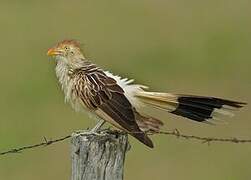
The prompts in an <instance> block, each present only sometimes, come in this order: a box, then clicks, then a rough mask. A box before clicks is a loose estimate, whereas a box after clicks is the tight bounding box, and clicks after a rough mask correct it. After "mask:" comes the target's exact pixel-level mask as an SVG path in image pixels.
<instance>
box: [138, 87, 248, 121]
mask: <svg viewBox="0 0 251 180" xmlns="http://www.w3.org/2000/svg"><path fill="white" fill-rule="evenodd" d="M136 96H137V98H139V100H141V101H142V102H143V103H144V104H147V105H150V106H152V107H154V108H158V109H161V110H164V111H168V112H170V113H172V114H176V115H178V116H183V117H186V118H188V119H191V120H194V121H198V122H206V121H209V120H210V119H215V118H216V117H217V115H229V116H232V115H233V111H234V110H235V109H239V108H241V107H243V106H244V105H245V104H246V103H243V102H237V101H232V100H226V99H221V98H215V97H206V96H193V95H183V94H171V93H158V92H146V91H140V92H138V93H137V94H136Z"/></svg>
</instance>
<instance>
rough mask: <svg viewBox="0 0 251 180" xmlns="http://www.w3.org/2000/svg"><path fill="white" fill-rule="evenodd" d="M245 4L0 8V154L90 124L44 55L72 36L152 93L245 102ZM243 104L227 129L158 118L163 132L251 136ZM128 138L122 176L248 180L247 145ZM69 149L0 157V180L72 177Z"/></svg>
mask: <svg viewBox="0 0 251 180" xmlns="http://www.w3.org/2000/svg"><path fill="white" fill-rule="evenodd" d="M250 7H251V2H250V1H248V0H239V1H234V0H210V1H209V0H207V1H198V0H190V1H186V0H177V1H174V0H166V1H164V0H144V1H143V0H126V1H122V0H108V1H93V0H72V1H66V0H61V1H59V0H55V1H49V0H44V1H31V0H24V1H17V0H13V1H6V0H1V1H0V24H1V25H0V27H1V28H0V36H1V43H0V50H1V52H0V59H1V61H0V65H1V66H0V67H1V71H0V82H1V88H0V99H1V101H0V109H1V116H0V150H1V151H3V150H6V149H8V148H12V147H18V146H20V145H26V144H33V143H37V142H40V141H41V140H42V137H43V136H46V137H58V136H63V135H66V134H69V133H71V132H73V131H74V130H79V129H84V128H86V127H91V126H93V125H94V121H93V120H90V119H89V118H88V117H87V116H86V115H85V114H77V113H75V112H73V110H71V108H70V107H69V106H68V105H65V104H64V100H63V94H62V92H61V91H60V88H59V85H58V84H57V81H56V78H55V73H54V66H55V62H54V61H53V60H52V59H50V58H48V57H47V56H46V51H47V49H48V48H49V47H51V46H53V45H54V44H55V43H56V42H58V41H60V40H62V39H71V38H74V39H78V40H79V41H81V42H82V43H83V44H84V49H85V53H86V55H87V56H88V57H90V58H91V59H93V61H94V62H95V63H97V64H99V65H100V66H101V67H103V68H104V69H111V70H112V71H113V72H114V73H115V74H120V75H122V76H126V77H130V78H134V79H136V82H140V83H144V84H146V85H149V86H151V88H152V89H155V90H161V91H168V92H178V93H190V94H199V95H211V96H219V97H224V98H230V99H236V100H242V101H246V102H248V103H250V102H251V95H250V91H251V79H250V76H251V70H250V67H251V61H250V57H251V37H250V34H251V23H250V18H251V14H250ZM249 108H250V107H249V106H247V107H246V108H244V109H242V110H241V112H239V113H237V115H236V116H235V117H234V118H231V119H229V120H228V119H226V121H227V122H228V123H227V124H224V125H221V124H220V125H217V126H209V125H205V124H199V123H193V122H191V121H188V120H186V119H182V118H177V117H175V116H173V115H162V119H163V120H164V121H165V123H166V129H174V128H178V129H179V130H180V131H181V132H183V133H187V134H194V135H201V136H216V137H238V138H251V131H250V129H251V123H250V121H251V119H250V117H251V111H250V110H249ZM153 140H154V142H155V146H156V148H155V149H154V150H149V149H147V148H146V147H145V146H143V145H142V144H140V143H138V142H137V141H135V140H134V139H131V144H132V146H133V148H132V149H131V151H130V152H129V153H128V155H127V160H126V170H125V179H126V180H127V179H128V180H129V179H130V180H131V179H145V180H151V179H156V180H160V179H174V180H183V179H187V180H189V179H191V180H199V179H204V180H207V179H208V180H211V179H214V180H225V179H227V180H236V179H239V180H245V179H250V176H251V171H250V166H251V157H250V152H251V145H250V144H243V145H242V144H238V145H235V144H227V143H226V144H220V143H215V144H212V145H211V146H207V145H204V144H201V143H198V142H194V141H185V140H177V139H176V138H173V137H168V136H154V137H153ZM70 173H71V171H70V155H69V142H64V143H60V144H57V145H53V146H51V147H48V148H39V149H36V150H32V151H26V152H23V153H22V154H14V155H9V156H5V157H1V158H0V179H3V180H16V179H18V180H31V179H32V180H33V179H36V180H44V179H62V180H63V179H69V178H70Z"/></svg>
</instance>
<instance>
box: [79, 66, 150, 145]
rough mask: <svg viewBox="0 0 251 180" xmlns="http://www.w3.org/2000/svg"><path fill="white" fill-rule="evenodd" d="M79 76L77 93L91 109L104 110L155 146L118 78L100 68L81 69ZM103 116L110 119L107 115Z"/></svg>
mask: <svg viewBox="0 0 251 180" xmlns="http://www.w3.org/2000/svg"><path fill="white" fill-rule="evenodd" d="M77 77H78V78H77V80H78V83H77V84H78V86H76V91H78V92H77V94H79V95H80V96H81V100H82V101H83V103H84V104H85V105H86V106H87V107H88V108H89V109H91V110H93V111H94V112H95V111H98V110H99V109H100V110H102V111H103V112H104V113H105V114H107V115H108V116H109V117H110V118H111V119H112V120H113V121H115V122H116V123H117V124H118V125H119V126H121V127H122V128H121V129H125V130H126V131H127V132H128V133H131V135H132V136H134V137H135V138H137V139H138V140H139V141H141V142H142V143H144V144H146V145H147V146H149V147H153V143H152V141H151V139H150V138H149V137H148V136H147V135H146V134H145V133H144V132H142V131H141V130H140V128H139V126H138V124H137V122H136V120H135V114H134V109H133V107H132V105H131V103H130V102H129V100H128V99H127V98H126V96H125V95H124V90H123V89H122V88H121V87H120V86H119V85H118V84H117V82H116V80H114V79H113V78H111V77H108V76H107V75H106V74H105V73H104V72H103V71H102V70H98V69H96V70H95V71H89V72H88V71H86V70H85V71H80V72H78V76H77ZM79 91H80V92H79ZM102 118H104V120H107V121H109V120H108V119H106V118H105V117H102ZM111 123H112V122H111ZM135 132H136V133H135Z"/></svg>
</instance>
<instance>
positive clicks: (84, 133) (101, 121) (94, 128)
mask: <svg viewBox="0 0 251 180" xmlns="http://www.w3.org/2000/svg"><path fill="white" fill-rule="evenodd" d="M104 124H105V121H104V120H102V119H100V120H99V121H98V123H97V124H96V125H95V126H94V127H93V128H92V129H91V130H81V131H75V132H74V133H73V134H72V136H79V135H80V136H81V135H91V134H94V135H97V136H98V135H100V134H99V133H98V132H97V131H98V130H99V129H100V128H101V127H102V126H103V125H104Z"/></svg>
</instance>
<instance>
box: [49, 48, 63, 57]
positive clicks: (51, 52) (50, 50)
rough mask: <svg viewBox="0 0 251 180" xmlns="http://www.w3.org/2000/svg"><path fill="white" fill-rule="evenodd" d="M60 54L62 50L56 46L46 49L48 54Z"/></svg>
mask: <svg viewBox="0 0 251 180" xmlns="http://www.w3.org/2000/svg"><path fill="white" fill-rule="evenodd" d="M60 54H62V51H60V50H59V49H57V48H50V49H48V51H47V55H48V56H56V55H60Z"/></svg>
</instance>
